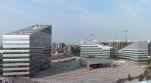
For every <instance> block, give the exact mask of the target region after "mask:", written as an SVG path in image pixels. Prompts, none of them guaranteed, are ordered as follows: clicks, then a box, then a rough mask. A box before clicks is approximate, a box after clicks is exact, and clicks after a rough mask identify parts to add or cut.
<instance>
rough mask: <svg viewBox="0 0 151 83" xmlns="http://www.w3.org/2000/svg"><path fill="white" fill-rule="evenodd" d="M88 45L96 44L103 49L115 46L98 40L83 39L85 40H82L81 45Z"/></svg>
mask: <svg viewBox="0 0 151 83" xmlns="http://www.w3.org/2000/svg"><path fill="white" fill-rule="evenodd" d="M86 45H92V46H94V45H96V46H98V47H101V48H102V49H110V48H113V47H110V46H107V45H103V44H100V43H99V42H97V41H89V40H83V41H81V46H86Z"/></svg>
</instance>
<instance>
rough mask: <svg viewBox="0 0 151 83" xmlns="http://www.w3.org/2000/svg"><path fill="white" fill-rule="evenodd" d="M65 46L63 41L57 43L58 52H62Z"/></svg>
mask: <svg viewBox="0 0 151 83" xmlns="http://www.w3.org/2000/svg"><path fill="white" fill-rule="evenodd" d="M64 47H65V43H59V46H58V52H59V53H63V51H64V49H63V48H64Z"/></svg>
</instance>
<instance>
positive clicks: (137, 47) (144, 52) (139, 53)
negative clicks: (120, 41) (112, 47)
mask: <svg viewBox="0 0 151 83" xmlns="http://www.w3.org/2000/svg"><path fill="white" fill-rule="evenodd" d="M118 57H120V58H125V59H128V60H131V61H136V62H141V63H147V60H148V42H147V41H136V42H134V43H132V44H130V45H128V46H126V47H124V48H122V49H121V50H119V51H118Z"/></svg>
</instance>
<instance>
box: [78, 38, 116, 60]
mask: <svg viewBox="0 0 151 83" xmlns="http://www.w3.org/2000/svg"><path fill="white" fill-rule="evenodd" d="M80 56H81V57H102V58H111V57H114V49H113V47H110V46H107V45H103V44H99V43H97V42H92V41H88V40H84V41H81V46H80Z"/></svg>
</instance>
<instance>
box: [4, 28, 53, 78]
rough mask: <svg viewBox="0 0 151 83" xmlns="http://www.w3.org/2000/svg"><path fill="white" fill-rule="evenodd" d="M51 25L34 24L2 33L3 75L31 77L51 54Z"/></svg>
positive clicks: (45, 62)
mask: <svg viewBox="0 0 151 83" xmlns="http://www.w3.org/2000/svg"><path fill="white" fill-rule="evenodd" d="M51 34H52V26H51V25H34V26H30V27H27V28H24V29H21V30H18V31H14V32H11V33H8V34H5V35H3V76H14V77H33V76H35V75H36V74H38V72H39V70H40V68H41V66H44V65H43V64H47V57H49V56H51V38H52V37H51Z"/></svg>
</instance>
